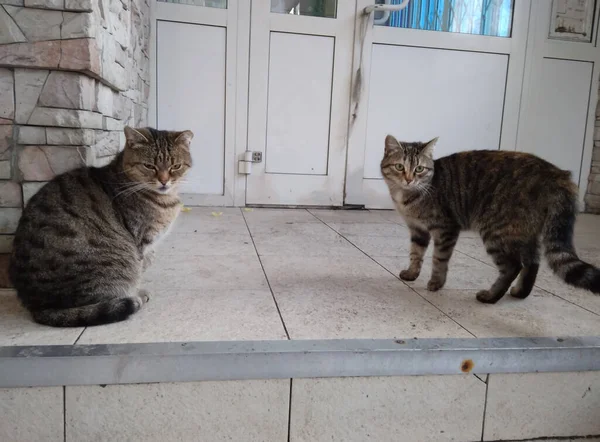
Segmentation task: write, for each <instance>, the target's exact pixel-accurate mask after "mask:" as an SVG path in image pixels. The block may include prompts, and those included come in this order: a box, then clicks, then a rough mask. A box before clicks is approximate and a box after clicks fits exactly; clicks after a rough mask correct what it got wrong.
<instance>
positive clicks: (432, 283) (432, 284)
mask: <svg viewBox="0 0 600 442" xmlns="http://www.w3.org/2000/svg"><path fill="white" fill-rule="evenodd" d="M445 283H446V281H440V280H439V279H430V280H429V282H428V283H427V290H429V291H430V292H437V291H438V290H439V289H441V288H442V287H444V284H445Z"/></svg>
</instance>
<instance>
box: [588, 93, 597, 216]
mask: <svg viewBox="0 0 600 442" xmlns="http://www.w3.org/2000/svg"><path fill="white" fill-rule="evenodd" d="M592 152H593V153H592V170H591V171H590V177H589V179H588V187H587V192H586V195H585V210H586V212H589V213H597V214H600V100H599V101H598V105H597V107H596V128H595V130H594V150H593V151H592Z"/></svg>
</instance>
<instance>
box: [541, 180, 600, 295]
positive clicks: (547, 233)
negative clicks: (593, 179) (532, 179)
mask: <svg viewBox="0 0 600 442" xmlns="http://www.w3.org/2000/svg"><path fill="white" fill-rule="evenodd" d="M558 197H559V199H560V201H558V202H557V203H556V204H554V205H553V207H552V208H551V209H550V213H548V218H547V219H546V224H545V226H544V231H543V233H542V240H543V243H544V247H545V253H546V259H547V260H548V264H549V265H550V268H551V269H552V271H553V272H554V273H556V274H557V275H558V276H560V277H561V278H562V279H564V280H565V282H566V283H567V284H570V285H572V286H575V287H579V288H582V289H586V290H590V291H591V292H593V293H596V294H600V269H598V268H597V267H594V266H593V265H591V264H589V263H587V262H585V261H582V260H581V259H579V257H578V256H577V253H576V252H575V247H574V245H573V229H574V227H575V218H576V213H577V195H576V193H575V192H569V193H566V192H565V194H564V195H558Z"/></svg>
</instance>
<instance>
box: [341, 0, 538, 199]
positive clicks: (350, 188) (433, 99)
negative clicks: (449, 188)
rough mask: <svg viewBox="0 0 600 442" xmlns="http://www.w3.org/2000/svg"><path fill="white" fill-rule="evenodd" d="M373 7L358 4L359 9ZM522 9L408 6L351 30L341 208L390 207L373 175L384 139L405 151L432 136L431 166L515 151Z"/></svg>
mask: <svg viewBox="0 0 600 442" xmlns="http://www.w3.org/2000/svg"><path fill="white" fill-rule="evenodd" d="M377 3H384V1H378V2H377ZM385 3H387V4H399V3H401V0H386V1H385ZM370 4H372V3H371V0H358V9H359V10H360V11H362V10H363V9H364V8H365V7H366V6H369V5H370ZM529 7H530V2H528V1H518V2H516V3H514V4H513V2H512V1H511V0H495V1H494V0H444V1H443V0H410V2H409V3H408V6H407V7H406V8H405V9H403V10H401V11H396V12H376V13H374V14H372V15H371V16H370V21H369V22H368V23H365V22H359V23H358V24H357V29H356V35H357V39H356V45H355V55H354V60H355V64H354V66H355V67H354V70H355V72H354V78H355V81H356V78H357V71H358V70H359V68H360V71H361V74H360V78H361V79H362V82H361V83H360V84H358V85H357V86H356V87H357V88H359V89H360V91H361V93H360V94H357V95H355V99H354V100H353V102H352V112H353V116H354V119H353V121H352V122H351V125H350V132H349V152H348V170H347V181H346V203H347V204H358V205H364V206H366V207H370V208H392V207H393V206H392V202H391V199H390V197H389V193H388V190H387V187H386V185H385V183H384V181H383V179H382V177H381V173H380V170H379V163H380V162H381V159H382V156H383V149H384V139H385V136H386V135H387V134H388V133H391V134H393V135H395V136H396V137H397V138H398V139H400V140H405V141H428V140H430V139H432V138H434V137H438V136H439V137H440V138H439V142H438V143H437V145H436V151H435V157H440V156H444V155H448V154H450V153H453V152H457V151H462V150H469V149H508V150H514V146H515V141H516V137H517V127H518V115H519V102H520V95H521V87H522V78H523V66H524V57H525V49H526V41H527V20H528V18H529ZM373 21H374V23H373Z"/></svg>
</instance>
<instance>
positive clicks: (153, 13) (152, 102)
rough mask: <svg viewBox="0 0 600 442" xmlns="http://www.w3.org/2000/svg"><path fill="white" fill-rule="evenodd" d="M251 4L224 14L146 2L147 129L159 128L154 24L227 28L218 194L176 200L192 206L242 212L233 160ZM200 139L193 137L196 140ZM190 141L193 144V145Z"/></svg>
mask: <svg viewBox="0 0 600 442" xmlns="http://www.w3.org/2000/svg"><path fill="white" fill-rule="evenodd" d="M249 17H250V2H248V1H246V0H228V1H227V9H220V8H211V7H204V6H195V5H186V4H178V3H166V2H160V1H157V0H151V1H150V20H151V26H150V45H149V51H150V54H149V59H150V94H149V98H148V125H149V126H152V127H157V125H158V97H157V95H158V94H157V92H158V82H157V80H158V75H157V38H158V37H159V36H158V33H157V28H158V26H157V25H158V22H159V21H170V22H177V23H187V24H199V25H206V26H218V27H224V28H226V61H225V63H226V66H225V72H226V82H225V85H226V86H225V131H224V142H225V146H224V147H225V149H224V158H223V168H224V170H223V172H224V173H223V180H224V183H223V189H224V190H223V194H222V195H209V194H190V193H184V194H181V200H182V201H183V203H184V204H186V205H191V206H243V205H244V202H245V192H246V188H245V177H244V176H243V175H238V174H237V170H236V169H237V161H236V158H238V157H240V156H243V152H244V151H245V150H246V135H247V134H246V129H247V125H248V119H247V102H248V94H247V88H248V57H249V40H250V23H249V21H250V20H249ZM201 137H202V134H195V139H196V140H199V139H201ZM193 144H194V141H192V145H193Z"/></svg>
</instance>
